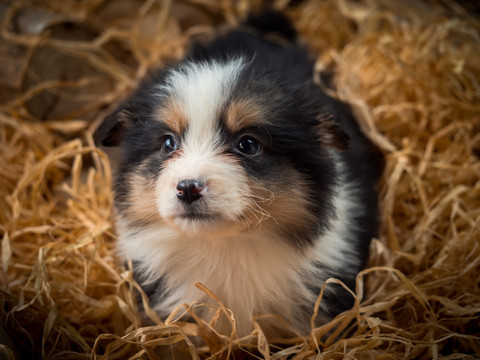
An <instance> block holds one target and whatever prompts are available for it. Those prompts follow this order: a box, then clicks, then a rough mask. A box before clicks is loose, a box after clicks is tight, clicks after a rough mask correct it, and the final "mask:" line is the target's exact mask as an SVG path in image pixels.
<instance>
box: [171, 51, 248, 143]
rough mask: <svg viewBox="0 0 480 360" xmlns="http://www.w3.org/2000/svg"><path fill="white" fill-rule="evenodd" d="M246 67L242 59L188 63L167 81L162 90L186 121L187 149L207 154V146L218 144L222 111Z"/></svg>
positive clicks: (173, 73) (172, 73)
mask: <svg viewBox="0 0 480 360" xmlns="http://www.w3.org/2000/svg"><path fill="white" fill-rule="evenodd" d="M243 67H244V61H243V59H242V58H237V59H232V60H229V61H227V62H223V63H219V62H203V63H188V64H186V65H185V66H182V67H181V68H179V69H177V70H174V71H172V72H171V73H170V74H169V76H168V77H167V80H166V86H164V87H163V90H164V91H166V92H167V94H168V95H167V96H168V97H169V98H170V99H171V100H173V101H175V102H176V103H177V104H178V105H179V107H180V109H181V110H182V111H183V113H184V115H185V117H186V119H187V122H188V130H187V133H186V134H185V144H184V145H185V146H186V147H188V148H189V149H191V150H192V151H200V150H205V146H211V145H212V144H214V143H215V136H216V134H217V129H216V125H217V123H218V116H219V114H220V110H221V109H222V107H223V106H224V104H225V101H226V100H227V99H228V97H229V95H230V93H231V90H232V88H233V86H234V84H235V81H236V79H237V77H238V75H239V73H240V72H241V70H242V69H243Z"/></svg>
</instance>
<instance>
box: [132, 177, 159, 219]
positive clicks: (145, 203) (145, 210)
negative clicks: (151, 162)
mask: <svg viewBox="0 0 480 360" xmlns="http://www.w3.org/2000/svg"><path fill="white" fill-rule="evenodd" d="M130 176H131V179H130V186H131V191H130V194H129V196H128V202H129V204H128V205H129V206H128V216H129V217H130V218H131V219H132V220H135V221H145V222H151V221H158V220H161V218H160V215H159V213H158V209H157V204H156V195H155V181H154V180H153V179H150V178H147V177H145V176H143V175H140V174H131V175H130Z"/></svg>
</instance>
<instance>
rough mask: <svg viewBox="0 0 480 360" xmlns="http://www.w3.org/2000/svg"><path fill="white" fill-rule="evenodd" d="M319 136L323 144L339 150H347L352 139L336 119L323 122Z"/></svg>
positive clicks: (319, 127) (320, 125)
mask: <svg viewBox="0 0 480 360" xmlns="http://www.w3.org/2000/svg"><path fill="white" fill-rule="evenodd" d="M318 135H319V137H320V139H321V140H322V142H323V143H324V144H326V145H327V146H329V147H332V148H334V149H337V150H346V149H348V147H349V146H350V137H349V136H348V135H347V133H346V132H345V131H343V129H342V128H341V127H340V125H339V124H338V123H337V122H336V121H335V120H334V119H326V120H321V121H320V124H319V126H318Z"/></svg>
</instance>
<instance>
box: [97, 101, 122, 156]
mask: <svg viewBox="0 0 480 360" xmlns="http://www.w3.org/2000/svg"><path fill="white" fill-rule="evenodd" d="M130 115H131V114H130V112H129V111H128V110H126V109H124V108H119V109H117V110H115V111H114V112H113V113H112V114H110V115H108V116H107V117H106V118H105V119H104V120H103V122H102V123H101V124H100V126H99V127H98V128H97V129H96V130H95V132H94V133H93V140H94V141H95V145H97V146H99V145H101V146H106V147H110V146H119V145H120V143H121V142H122V139H123V136H124V133H125V130H126V127H127V124H128V121H129V119H130V117H131V116H130Z"/></svg>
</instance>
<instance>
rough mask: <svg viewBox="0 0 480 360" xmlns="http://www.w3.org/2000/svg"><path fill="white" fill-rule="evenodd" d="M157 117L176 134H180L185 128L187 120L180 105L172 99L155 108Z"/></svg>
mask: <svg viewBox="0 0 480 360" xmlns="http://www.w3.org/2000/svg"><path fill="white" fill-rule="evenodd" d="M157 118H158V120H159V121H162V122H163V123H165V124H166V125H167V126H168V127H169V128H170V129H172V130H173V131H175V132H176V133H177V134H182V133H184V132H185V130H186V129H187V125H188V120H187V118H186V116H185V114H184V113H183V111H182V109H181V107H180V106H179V105H178V104H177V103H176V102H175V101H173V100H169V101H168V102H167V103H166V104H164V105H163V106H162V107H160V108H159V109H158V110H157Z"/></svg>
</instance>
